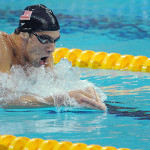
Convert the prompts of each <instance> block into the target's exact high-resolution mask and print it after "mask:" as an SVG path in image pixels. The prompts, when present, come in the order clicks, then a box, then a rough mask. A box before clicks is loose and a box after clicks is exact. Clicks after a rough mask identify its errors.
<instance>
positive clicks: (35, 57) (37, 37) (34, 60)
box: [25, 30, 60, 67]
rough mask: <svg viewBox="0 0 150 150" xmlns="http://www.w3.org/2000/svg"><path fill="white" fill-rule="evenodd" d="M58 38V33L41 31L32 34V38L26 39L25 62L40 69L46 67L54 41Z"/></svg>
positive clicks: (52, 50)
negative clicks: (42, 66)
mask: <svg viewBox="0 0 150 150" xmlns="http://www.w3.org/2000/svg"><path fill="white" fill-rule="evenodd" d="M59 37H60V32H59V30H58V31H41V32H33V34H32V36H31V37H29V39H28V44H27V48H26V54H25V57H26V61H27V63H29V64H32V65H33V66H34V67H40V66H41V65H46V63H47V62H48V59H49V60H50V61H53V59H50V57H52V53H53V52H54V49H55V44H56V41H57V40H58V39H59Z"/></svg>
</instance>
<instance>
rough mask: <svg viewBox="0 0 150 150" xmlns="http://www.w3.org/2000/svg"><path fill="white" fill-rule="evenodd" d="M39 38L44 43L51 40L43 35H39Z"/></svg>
mask: <svg viewBox="0 0 150 150" xmlns="http://www.w3.org/2000/svg"><path fill="white" fill-rule="evenodd" d="M39 38H40V40H41V41H42V43H44V44H46V43H49V42H51V41H50V39H49V38H47V37H45V36H40V37H39Z"/></svg>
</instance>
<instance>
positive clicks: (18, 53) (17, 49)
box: [10, 33, 26, 65]
mask: <svg viewBox="0 0 150 150" xmlns="http://www.w3.org/2000/svg"><path fill="white" fill-rule="evenodd" d="M10 38H11V42H12V46H13V49H14V53H15V57H16V59H17V61H18V64H19V65H25V58H24V51H25V48H26V47H25V43H24V41H23V40H22V39H21V37H20V35H16V34H14V33H12V34H11V35H10Z"/></svg>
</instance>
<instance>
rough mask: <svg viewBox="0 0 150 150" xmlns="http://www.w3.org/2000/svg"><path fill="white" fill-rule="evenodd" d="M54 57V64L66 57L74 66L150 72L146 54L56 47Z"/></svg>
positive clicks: (149, 60) (149, 59)
mask: <svg viewBox="0 0 150 150" xmlns="http://www.w3.org/2000/svg"><path fill="white" fill-rule="evenodd" d="M53 58H54V64H57V63H58V62H59V61H60V60H61V58H64V59H68V60H69V61H70V62H71V63H72V66H74V67H75V66H77V67H81V68H91V69H115V70H123V71H125V70H129V71H141V72H150V58H148V57H146V56H133V55H121V54H119V53H106V52H94V51H91V50H84V51H82V50H80V49H68V48H56V49H55V51H54V53H53Z"/></svg>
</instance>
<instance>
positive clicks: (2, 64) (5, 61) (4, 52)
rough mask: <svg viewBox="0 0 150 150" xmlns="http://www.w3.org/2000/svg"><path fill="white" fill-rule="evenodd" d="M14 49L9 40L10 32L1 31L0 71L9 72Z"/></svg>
mask: <svg viewBox="0 0 150 150" xmlns="http://www.w3.org/2000/svg"><path fill="white" fill-rule="evenodd" d="M12 57H13V50H12V46H11V43H10V41H9V34H8V33H6V32H0V71H2V72H8V71H9V70H10V67H11V63H12Z"/></svg>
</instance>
